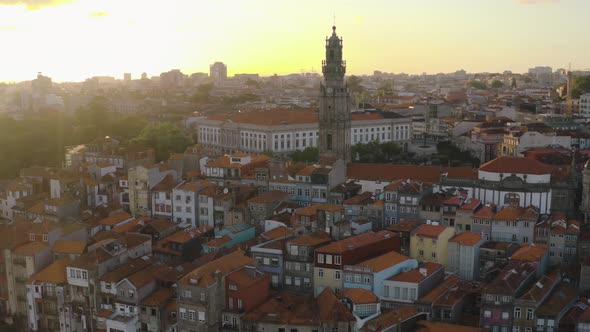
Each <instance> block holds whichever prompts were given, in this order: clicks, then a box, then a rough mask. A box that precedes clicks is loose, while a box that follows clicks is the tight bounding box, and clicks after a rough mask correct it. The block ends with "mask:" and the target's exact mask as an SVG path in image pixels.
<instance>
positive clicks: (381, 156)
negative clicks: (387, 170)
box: [352, 141, 401, 163]
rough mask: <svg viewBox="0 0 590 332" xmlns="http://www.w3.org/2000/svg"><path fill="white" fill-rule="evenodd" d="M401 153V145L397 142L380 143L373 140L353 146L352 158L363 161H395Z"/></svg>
mask: <svg viewBox="0 0 590 332" xmlns="http://www.w3.org/2000/svg"><path fill="white" fill-rule="evenodd" d="M400 153H401V148H400V146H399V145H398V144H397V143H395V142H385V143H379V142H378V141H371V142H369V143H366V144H363V143H358V144H355V145H353V146H352V159H353V160H354V161H357V162H361V163H387V162H391V161H393V160H394V159H395V158H396V157H397V156H399V155H400Z"/></svg>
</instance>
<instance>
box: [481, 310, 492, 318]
mask: <svg viewBox="0 0 590 332" xmlns="http://www.w3.org/2000/svg"><path fill="white" fill-rule="evenodd" d="M483 316H484V317H485V318H490V317H492V312H491V311H490V310H486V311H484V312H483Z"/></svg>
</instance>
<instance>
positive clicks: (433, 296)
mask: <svg viewBox="0 0 590 332" xmlns="http://www.w3.org/2000/svg"><path fill="white" fill-rule="evenodd" d="M461 281H462V280H461V278H459V277H458V276H456V275H454V274H453V275H450V276H449V277H448V278H447V279H445V281H443V282H442V284H439V285H438V286H436V287H434V289H433V290H431V291H430V292H428V294H426V295H424V296H422V297H421V298H419V299H418V301H417V302H420V303H433V302H434V301H436V300H437V299H438V298H439V297H440V296H441V295H443V294H444V293H446V292H447V291H449V289H451V288H453V287H455V285H457V284H458V283H460V282H461Z"/></svg>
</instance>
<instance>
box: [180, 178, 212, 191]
mask: <svg viewBox="0 0 590 332" xmlns="http://www.w3.org/2000/svg"><path fill="white" fill-rule="evenodd" d="M211 186H215V184H214V183H211V182H209V181H205V180H197V181H191V182H187V183H185V184H183V185H181V186H180V187H178V189H182V190H186V191H200V190H202V189H204V188H207V187H211Z"/></svg>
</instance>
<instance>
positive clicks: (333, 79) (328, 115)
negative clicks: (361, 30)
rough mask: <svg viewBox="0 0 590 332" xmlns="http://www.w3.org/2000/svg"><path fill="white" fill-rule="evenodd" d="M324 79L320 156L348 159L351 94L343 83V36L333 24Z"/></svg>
mask: <svg viewBox="0 0 590 332" xmlns="http://www.w3.org/2000/svg"><path fill="white" fill-rule="evenodd" d="M322 73H323V74H324V82H323V83H322V84H321V85H320V139H319V148H320V157H329V158H336V159H342V160H343V161H344V162H345V163H348V162H350V103H351V100H350V94H349V92H348V88H347V87H346V84H345V83H344V74H345V73H346V61H343V60H342V38H339V37H338V35H336V27H335V26H333V27H332V36H330V37H329V38H326V60H323V61H322Z"/></svg>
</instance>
